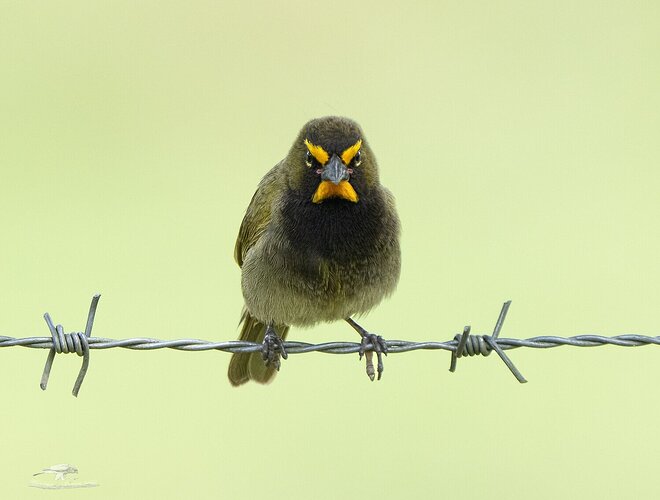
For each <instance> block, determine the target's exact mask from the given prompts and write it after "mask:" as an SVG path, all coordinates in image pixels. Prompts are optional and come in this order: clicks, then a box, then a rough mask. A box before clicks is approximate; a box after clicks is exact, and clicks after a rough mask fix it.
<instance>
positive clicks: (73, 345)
mask: <svg viewBox="0 0 660 500" xmlns="http://www.w3.org/2000/svg"><path fill="white" fill-rule="evenodd" d="M100 298H101V295H99V294H96V295H94V297H92V303H91V305H90V306H89V313H88V314H87V325H86V326H85V333H83V332H72V333H64V328H63V327H62V325H57V326H55V325H54V324H53V320H52V319H51V318H50V314H48V313H45V314H44V319H45V320H46V324H47V325H48V329H49V330H50V334H51V337H52V345H51V347H50V352H49V353H48V358H46V365H45V366H44V372H43V374H42V375H41V383H40V384H39V386H40V387H41V389H43V390H44V391H45V390H46V387H48V379H49V378H50V370H51V368H52V367H53V361H54V360H55V354H60V353H64V354H68V353H70V352H75V353H76V354H77V355H78V356H82V357H83V362H82V366H81V367H80V371H79V372H78V378H76V383H75V384H74V385H73V391H72V394H73V395H74V396H75V397H78V391H80V386H81V385H82V383H83V380H84V379H85V375H86V374H87V368H88V367H89V340H88V339H89V336H90V335H91V334H92V326H94V316H95V315H96V306H97V305H98V303H99V299H100Z"/></svg>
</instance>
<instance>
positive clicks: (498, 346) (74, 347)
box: [0, 295, 660, 396]
mask: <svg viewBox="0 0 660 500" xmlns="http://www.w3.org/2000/svg"><path fill="white" fill-rule="evenodd" d="M99 298H100V295H94V297H93V298H92V303H91V305H90V308H89V313H88V315H87V324H86V327H85V331H84V332H71V333H64V329H63V327H62V325H57V326H55V325H54V324H53V322H52V320H51V318H50V315H49V314H48V313H45V314H44V319H45V320H46V324H47V325H48V328H49V330H50V334H51V336H50V337H26V338H14V337H4V336H0V348H1V347H14V346H21V347H29V348H36V349H50V352H49V353H48V358H47V360H46V365H45V366H44V371H43V375H42V377H41V383H40V387H41V388H42V389H44V390H45V389H46V387H47V385H48V379H49V376H50V371H51V368H52V365H53V361H54V359H55V354H60V353H63V354H66V353H72V352H75V353H76V354H78V355H79V356H82V357H83V363H82V366H81V368H80V371H79V373H78V377H77V379H76V382H75V384H74V386H73V391H72V394H73V395H74V396H77V395H78V391H79V390H80V386H81V385H82V382H83V380H84V378H85V375H86V373H87V369H88V367H89V351H90V350H91V349H112V348H115V347H121V348H124V349H132V350H138V351H151V350H154V349H175V350H178V351H211V350H214V351H224V352H230V353H236V352H243V353H245V352H259V351H261V350H262V345H261V344H257V343H254V342H245V341H240V340H231V341H228V342H210V341H208V340H200V339H175V340H161V339H153V338H141V337H138V338H131V339H120V340H117V339H108V338H103V337H92V336H91V332H92V326H93V324H94V317H95V315H96V308H97V305H98V301H99ZM510 305H511V301H507V302H505V303H504V305H503V306H502V310H501V311H500V315H499V317H498V319H497V322H496V323H495V328H494V329H493V333H492V334H490V335H474V334H471V327H470V326H466V327H465V328H464V329H463V333H462V334H457V335H456V336H455V337H454V338H453V339H452V340H449V341H446V342H433V341H432V342H412V341H406V340H387V341H386V344H387V347H388V353H401V352H409V351H416V350H420V349H425V350H444V351H450V352H451V363H450V367H449V370H450V371H451V372H453V371H455V370H456V364H457V360H458V358H461V357H465V356H477V355H482V356H488V355H489V354H490V353H491V352H492V351H495V352H496V353H497V354H498V356H499V357H500V358H501V359H502V361H503V362H504V364H505V365H506V366H507V368H509V370H510V371H511V373H512V374H513V376H514V377H516V379H517V380H518V382H520V383H525V382H527V380H526V379H525V378H524V377H523V375H522V374H521V373H520V371H519V370H518V369H517V368H516V366H515V365H514V364H513V362H512V361H511V359H510V358H509V357H508V356H507V354H506V353H505V352H504V351H507V350H509V349H516V348H519V347H529V348H534V349H548V348H551V347H559V346H565V345H569V346H574V347H596V346H602V345H614V346H619V347H636V346H641V345H649V344H654V345H660V337H650V336H645V335H637V334H625V335H617V336H614V337H605V336H602V335H592V334H589V335H576V336H573V337H557V336H539V337H532V338H528V339H513V338H500V337H499V335H500V332H501V330H502V326H503V324H504V320H505V318H506V315H507V312H508V310H509V306H510ZM284 348H285V349H286V352H287V353H288V354H302V353H308V352H324V353H330V354H352V353H357V352H359V351H360V348H361V344H360V343H358V342H326V343H323V344H308V343H306V342H294V341H287V342H284ZM366 349H367V350H368V351H370V350H372V349H373V346H372V345H371V344H368V345H367V346H366ZM370 361H371V357H370V356H369V357H368V359H367V363H369V362H370ZM372 369H373V367H372Z"/></svg>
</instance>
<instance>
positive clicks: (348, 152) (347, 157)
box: [341, 139, 362, 165]
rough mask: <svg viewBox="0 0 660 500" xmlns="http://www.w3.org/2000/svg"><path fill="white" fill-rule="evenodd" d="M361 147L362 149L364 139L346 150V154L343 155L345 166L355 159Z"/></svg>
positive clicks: (342, 159)
mask: <svg viewBox="0 0 660 500" xmlns="http://www.w3.org/2000/svg"><path fill="white" fill-rule="evenodd" d="M360 147H362V139H358V141H357V142H356V143H355V144H353V145H352V146H351V147H350V148H346V149H345V150H344V152H343V153H342V154H341V161H343V162H344V165H348V164H349V163H350V162H351V160H353V157H354V156H355V155H356V154H357V152H358V151H360Z"/></svg>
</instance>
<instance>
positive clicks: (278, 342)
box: [261, 329, 288, 371]
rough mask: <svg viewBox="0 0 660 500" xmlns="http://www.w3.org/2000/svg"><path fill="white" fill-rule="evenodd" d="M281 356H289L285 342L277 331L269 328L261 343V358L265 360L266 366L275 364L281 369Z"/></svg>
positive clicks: (276, 367)
mask: <svg viewBox="0 0 660 500" xmlns="http://www.w3.org/2000/svg"><path fill="white" fill-rule="evenodd" d="M280 356H282V358H284V359H286V358H287V357H288V354H287V353H286V349H284V343H283V342H282V339H281V338H280V337H279V335H277V333H275V331H273V330H271V329H268V330H267V331H266V335H265V336H264V341H263V342H262V344H261V359H263V360H264V363H266V366H270V365H273V366H274V367H275V369H276V370H277V371H279V370H280Z"/></svg>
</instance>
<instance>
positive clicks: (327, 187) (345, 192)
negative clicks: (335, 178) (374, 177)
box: [312, 181, 358, 203]
mask: <svg viewBox="0 0 660 500" xmlns="http://www.w3.org/2000/svg"><path fill="white" fill-rule="evenodd" d="M328 198H343V199H345V200H348V201H352V202H353V203H357V201H358V195H357V193H356V192H355V189H353V186H351V183H350V182H348V181H341V182H340V183H339V184H334V183H332V182H330V181H322V182H321V184H319V187H318V188H316V192H315V193H314V196H313V197H312V202H314V203H321V202H322V201H323V200H327V199H328Z"/></svg>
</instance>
